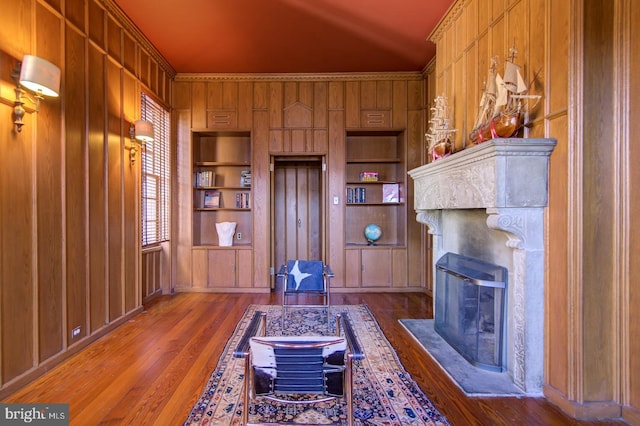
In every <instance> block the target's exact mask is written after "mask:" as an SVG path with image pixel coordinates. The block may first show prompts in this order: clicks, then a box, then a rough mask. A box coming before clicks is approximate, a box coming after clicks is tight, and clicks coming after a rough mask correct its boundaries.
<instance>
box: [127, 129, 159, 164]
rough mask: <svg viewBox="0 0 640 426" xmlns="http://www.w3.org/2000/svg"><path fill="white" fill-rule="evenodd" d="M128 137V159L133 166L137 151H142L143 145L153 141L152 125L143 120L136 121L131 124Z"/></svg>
mask: <svg viewBox="0 0 640 426" xmlns="http://www.w3.org/2000/svg"><path fill="white" fill-rule="evenodd" d="M129 136H130V137H131V146H130V147H129V159H130V160H131V165H133V164H135V162H136V154H137V153H138V149H139V148H140V149H144V148H145V144H146V143H147V142H151V141H152V140H153V124H151V123H150V122H148V121H145V120H136V121H135V122H133V123H131V127H130V128H129Z"/></svg>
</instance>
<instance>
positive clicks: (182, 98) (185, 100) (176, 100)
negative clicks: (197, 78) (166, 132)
mask: <svg viewBox="0 0 640 426" xmlns="http://www.w3.org/2000/svg"><path fill="white" fill-rule="evenodd" d="M171 106H172V107H173V108H175V109H190V108H191V83H190V82H186V81H176V82H175V83H174V84H173V104H172V105H171ZM177 121H178V120H176V122H177Z"/></svg>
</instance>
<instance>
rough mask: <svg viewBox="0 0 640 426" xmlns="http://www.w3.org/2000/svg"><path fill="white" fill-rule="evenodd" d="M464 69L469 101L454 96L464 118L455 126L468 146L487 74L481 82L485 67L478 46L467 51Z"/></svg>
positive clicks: (473, 46) (455, 123) (466, 93)
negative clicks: (479, 57) (482, 64)
mask: <svg viewBox="0 0 640 426" xmlns="http://www.w3.org/2000/svg"><path fill="white" fill-rule="evenodd" d="M463 67H464V70H465V75H466V82H465V97H466V98H467V99H466V101H465V100H463V99H459V95H458V94H455V95H454V96H455V97H456V98H457V102H456V109H462V110H463V113H462V114H463V116H462V119H461V121H457V120H456V121H455V122H454V125H453V126H454V127H455V128H456V129H458V131H457V133H460V137H461V138H462V140H463V141H464V142H463V144H464V145H465V146H466V145H467V144H468V143H469V133H470V132H471V129H472V128H473V125H474V124H475V121H476V115H477V114H478V110H479V109H480V108H479V105H480V98H481V97H482V89H483V85H484V82H485V81H486V74H485V75H484V77H483V78H484V79H482V80H479V75H480V74H482V73H483V71H484V67H481V66H479V61H478V46H477V44H475V43H474V44H472V45H470V46H469V48H467V49H466V50H465V52H464V57H463ZM456 136H457V135H456Z"/></svg>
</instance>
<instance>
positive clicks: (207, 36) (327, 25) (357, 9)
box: [115, 0, 454, 73]
mask: <svg viewBox="0 0 640 426" xmlns="http://www.w3.org/2000/svg"><path fill="white" fill-rule="evenodd" d="M453 1H454V0H181V1H175V0H115V2H116V3H117V4H118V5H119V6H120V8H122V10H123V11H124V12H125V13H126V14H127V15H128V16H129V17H130V18H131V20H132V21H133V22H134V23H135V24H136V25H137V26H138V28H139V29H140V30H141V31H142V32H143V33H144V34H145V35H146V36H147V38H148V39H149V40H150V41H151V43H152V44H153V45H154V46H155V47H156V48H157V49H158V51H159V52H160V53H161V54H162V56H163V57H164V58H165V59H166V60H167V61H168V62H169V63H170V64H171V66H172V67H173V68H174V69H175V70H176V72H178V73H330V72H385V71H421V70H422V69H423V68H424V67H425V65H427V63H428V62H429V61H430V60H431V58H432V57H433V56H434V54H435V45H434V44H433V43H432V42H430V41H427V37H428V36H429V34H431V31H432V30H433V28H434V27H435V26H436V25H437V24H438V22H439V21H440V19H441V18H442V17H443V16H444V14H445V12H446V11H447V9H448V8H449V7H450V6H451V4H452V3H453Z"/></svg>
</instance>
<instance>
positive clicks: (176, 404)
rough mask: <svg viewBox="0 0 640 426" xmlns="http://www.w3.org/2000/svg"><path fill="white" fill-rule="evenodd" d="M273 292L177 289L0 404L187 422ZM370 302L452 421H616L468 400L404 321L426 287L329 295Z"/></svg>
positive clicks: (90, 419)
mask: <svg viewBox="0 0 640 426" xmlns="http://www.w3.org/2000/svg"><path fill="white" fill-rule="evenodd" d="M278 302H279V300H278V297H277V296H276V295H275V294H178V295H176V296H163V297H160V298H158V299H156V300H155V301H153V302H152V303H151V304H150V305H149V306H147V307H146V310H145V311H144V312H143V313H142V314H140V315H138V316H137V317H135V318H133V319H132V320H131V321H129V322H127V323H125V324H123V325H122V326H120V327H119V328H118V329H116V330H115V331H113V332H112V333H111V334H109V335H107V336H105V337H103V338H102V339H100V340H98V341H96V342H94V343H93V344H91V345H90V346H88V347H87V348H86V349H84V350H83V351H81V352H79V353H78V354H76V355H75V356H73V357H72V358H70V359H68V360H67V361H66V362H64V363H62V364H61V365H59V366H57V367H56V368H54V369H52V370H51V371H49V372H48V373H46V374H45V375H44V376H42V377H41V378H39V379H38V380H36V381H34V382H33V383H31V384H29V385H27V386H26V387H24V388H23V389H21V390H20V391H18V392H16V393H14V394H13V395H10V396H9V397H8V398H6V399H5V400H4V401H3V402H21V403H55V402H61V403H62V402H64V403H69V404H70V418H71V419H70V423H71V424H72V425H82V426H85V425H98V424H100V425H152V424H156V425H181V424H182V423H183V421H184V420H185V419H186V417H187V415H188V414H189V411H190V410H191V407H192V405H193V404H194V403H195V401H196V399H197V398H198V397H199V395H200V393H201V391H202V389H203V387H204V385H205V383H206V381H207V379H208V377H209V374H210V373H211V371H212V370H213V368H214V367H215V366H216V363H217V361H218V357H219V355H220V353H221V352H222V350H223V349H224V346H225V343H226V341H227V339H228V338H229V337H230V336H231V334H232V333H233V331H234V329H235V326H236V324H237V322H238V321H239V320H240V318H241V317H242V314H243V313H244V311H245V309H246V307H247V306H248V305H249V304H252V303H256V304H270V303H278ZM331 302H332V303H333V304H360V303H363V304H367V305H368V306H369V308H370V309H371V311H372V312H373V314H374V315H375V317H376V319H377V320H378V323H379V324H380V326H381V328H382V329H383V331H384V333H385V335H386V336H387V338H388V339H389V341H390V342H391V343H392V344H393V346H394V347H395V348H396V350H397V351H398V355H399V357H400V359H401V360H402V362H403V364H404V365H405V367H406V368H407V370H408V371H409V373H410V374H411V375H412V376H413V378H414V379H415V380H416V381H417V382H418V383H419V385H420V386H421V387H422V389H423V390H424V391H425V392H426V393H427V394H428V395H429V397H430V398H431V399H432V400H433V402H434V403H435V405H436V406H437V407H438V408H439V409H440V410H441V411H442V413H443V414H445V415H446V416H447V418H448V419H449V421H450V422H451V424H453V425H465V426H466V425H604V424H607V425H613V424H624V423H622V422H613V421H609V422H580V421H575V420H572V419H570V418H569V417H567V416H565V415H564V414H563V413H561V412H560V411H559V410H558V409H556V408H555V407H554V406H552V405H551V404H549V403H547V402H546V401H545V400H544V399H543V398H467V397H465V396H464V394H463V393H462V392H461V391H460V390H459V389H458V388H457V387H456V386H455V385H454V384H453V383H452V382H451V381H450V379H449V378H448V377H447V376H446V374H445V373H444V372H442V370H441V369H440V367H439V366H438V365H437V364H435V363H434V362H433V361H431V358H430V357H429V356H428V355H427V354H426V353H425V352H424V351H423V349H422V348H421V347H420V346H419V345H417V344H416V343H415V341H414V340H413V338H412V337H411V336H409V334H408V333H407V332H406V331H405V330H404V328H403V327H402V326H401V325H400V324H399V323H398V321H397V320H398V319H400V318H430V317H432V311H431V300H430V299H429V298H427V297H426V296H424V295H422V294H416V293H410V294H405V293H401V294H395V293H394V294H389V293H377V294H337V293H333V294H332V299H331Z"/></svg>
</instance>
